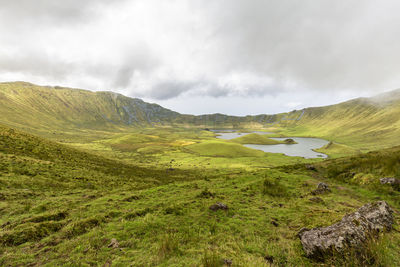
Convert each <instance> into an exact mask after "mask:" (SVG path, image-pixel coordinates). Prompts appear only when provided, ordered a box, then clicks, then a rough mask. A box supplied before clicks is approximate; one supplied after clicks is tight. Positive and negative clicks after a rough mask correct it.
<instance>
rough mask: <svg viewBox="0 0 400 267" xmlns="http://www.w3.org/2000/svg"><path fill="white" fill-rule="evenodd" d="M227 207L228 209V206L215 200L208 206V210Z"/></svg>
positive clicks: (225, 208)
mask: <svg viewBox="0 0 400 267" xmlns="http://www.w3.org/2000/svg"><path fill="white" fill-rule="evenodd" d="M227 209H228V206H227V205H225V204H224V203H221V202H217V203H215V204H213V205H211V206H210V210H212V211H217V210H227Z"/></svg>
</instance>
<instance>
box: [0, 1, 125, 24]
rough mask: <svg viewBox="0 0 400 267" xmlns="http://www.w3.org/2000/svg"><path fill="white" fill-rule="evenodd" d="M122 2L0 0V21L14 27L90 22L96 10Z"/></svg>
mask: <svg viewBox="0 0 400 267" xmlns="http://www.w3.org/2000/svg"><path fill="white" fill-rule="evenodd" d="M121 1H124V0H116V1H114V0H113V1H107V0H84V1H82V0H67V1H57V0H34V1H32V0H0V6H1V8H0V21H1V20H2V21H8V22H10V21H12V22H15V23H17V24H16V25H15V26H20V27H21V26H27V27H30V26H31V25H29V23H32V22H34V23H59V24H60V23H61V24H64V23H78V22H80V21H82V20H91V19H92V18H93V16H94V15H96V11H97V9H98V8H101V7H104V5H110V4H111V3H112V4H115V3H116V2H121Z"/></svg>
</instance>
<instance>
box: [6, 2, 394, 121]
mask: <svg viewBox="0 0 400 267" xmlns="http://www.w3.org/2000/svg"><path fill="white" fill-rule="evenodd" d="M399 10H400V1H398V0H379V1H376V0H357V1H356V0H343V1H332V0H301V1H299V0H274V1H271V0H210V1H204V0H170V1H167V0H166V1H164V0H157V1H156V0H113V1H109V0H85V1H82V0H64V1H55V0H0V81H15V80H23V81H29V82H33V83H38V84H41V85H62V86H68V87H77V88H84V89H90V90H96V91H98V90H111V91H115V92H119V93H122V94H125V95H127V96H131V97H139V98H143V99H144V100H146V101H150V102H156V103H159V104H161V105H163V106H165V107H168V108H170V109H173V110H176V111H179V112H183V113H192V114H202V113H216V112H219V113H227V114H233V115H245V114H260V113H268V114H271V113H276V112H282V111H290V110H293V109H301V108H304V107H308V106H320V105H326V104H333V103H337V102H339V101H343V100H347V99H350V98H354V97H358V96H370V95H374V94H377V93H380V92H384V91H389V90H393V89H396V88H400V16H399Z"/></svg>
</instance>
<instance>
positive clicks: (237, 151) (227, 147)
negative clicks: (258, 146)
mask: <svg viewBox="0 0 400 267" xmlns="http://www.w3.org/2000/svg"><path fill="white" fill-rule="evenodd" d="M185 149H187V150H188V151H190V152H193V153H196V154H198V155H201V156H211V157H262V156H263V155H264V154H265V153H264V152H263V151H261V150H255V149H251V148H247V147H244V146H242V145H239V144H234V143H229V142H224V141H206V142H201V143H198V144H193V145H189V146H186V147H185Z"/></svg>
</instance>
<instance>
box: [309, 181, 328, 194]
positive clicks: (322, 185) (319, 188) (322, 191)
mask: <svg viewBox="0 0 400 267" xmlns="http://www.w3.org/2000/svg"><path fill="white" fill-rule="evenodd" d="M329 192H331V189H330V188H329V186H328V185H327V184H326V183H319V184H318V186H317V189H315V190H313V191H311V194H312V195H314V196H315V195H321V194H325V193H329Z"/></svg>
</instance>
